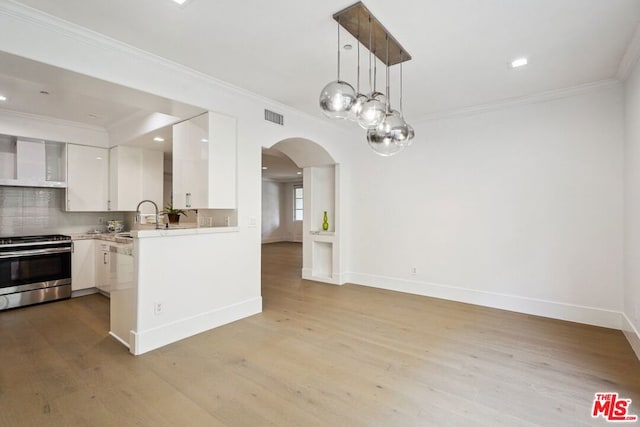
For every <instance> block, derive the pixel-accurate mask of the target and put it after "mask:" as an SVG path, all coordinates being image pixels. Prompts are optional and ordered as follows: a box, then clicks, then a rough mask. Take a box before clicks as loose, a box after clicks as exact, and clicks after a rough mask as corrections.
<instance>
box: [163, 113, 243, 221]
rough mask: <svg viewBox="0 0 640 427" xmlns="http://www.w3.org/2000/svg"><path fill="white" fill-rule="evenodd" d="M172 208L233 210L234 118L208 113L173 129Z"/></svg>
mask: <svg viewBox="0 0 640 427" xmlns="http://www.w3.org/2000/svg"><path fill="white" fill-rule="evenodd" d="M173 205H174V207H175V208H179V209H200V208H202V209H235V208H236V119H234V118H233V117H229V116H225V115H222V114H217V113H212V112H209V113H206V114H203V115H200V116H197V117H194V118H192V119H190V120H186V121H184V122H182V123H178V124H176V125H174V126H173Z"/></svg>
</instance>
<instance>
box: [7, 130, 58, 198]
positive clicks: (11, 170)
mask: <svg viewBox="0 0 640 427" xmlns="http://www.w3.org/2000/svg"><path fill="white" fill-rule="evenodd" d="M65 166H66V157H65V144H64V143H61V142H51V141H43V140H36V139H29V138H20V137H15V136H9V135H0V185H13V186H23V187H53V188H63V187H65V186H66V182H65V179H66V177H65V169H66V168H65Z"/></svg>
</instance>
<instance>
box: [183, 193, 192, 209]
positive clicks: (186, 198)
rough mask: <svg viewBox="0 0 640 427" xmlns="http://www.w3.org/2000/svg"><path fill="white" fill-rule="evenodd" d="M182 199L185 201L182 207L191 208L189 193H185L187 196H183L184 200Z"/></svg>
mask: <svg viewBox="0 0 640 427" xmlns="http://www.w3.org/2000/svg"><path fill="white" fill-rule="evenodd" d="M184 199H185V203H184V205H185V206H186V207H187V208H190V207H191V193H187V194H186V195H185V198H184Z"/></svg>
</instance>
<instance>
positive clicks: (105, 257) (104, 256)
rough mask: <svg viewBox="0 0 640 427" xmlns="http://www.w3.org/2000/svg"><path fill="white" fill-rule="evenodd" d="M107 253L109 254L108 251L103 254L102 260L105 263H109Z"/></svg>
mask: <svg viewBox="0 0 640 427" xmlns="http://www.w3.org/2000/svg"><path fill="white" fill-rule="evenodd" d="M107 255H108V254H107V253H106V252H104V253H103V254H102V262H103V263H104V265H107Z"/></svg>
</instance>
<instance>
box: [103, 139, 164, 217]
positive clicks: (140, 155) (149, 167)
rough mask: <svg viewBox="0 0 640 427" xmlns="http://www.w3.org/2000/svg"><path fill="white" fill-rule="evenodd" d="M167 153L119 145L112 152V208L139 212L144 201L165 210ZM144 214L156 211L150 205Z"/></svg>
mask: <svg viewBox="0 0 640 427" xmlns="http://www.w3.org/2000/svg"><path fill="white" fill-rule="evenodd" d="M163 168H164V153H163V152H162V151H156V150H147V149H143V148H140V147H128V146H125V145H119V146H117V147H113V148H112V149H111V150H110V153H109V195H110V197H109V198H110V208H111V210H112V211H135V210H136V206H137V205H138V203H140V201H142V200H152V201H154V202H155V203H156V204H157V205H158V208H159V209H162V198H163V182H164V181H163V180H164V175H163V172H164V171H163ZM141 209H142V211H143V212H144V213H154V212H153V207H152V206H150V205H149V204H144V205H143V206H141Z"/></svg>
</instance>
